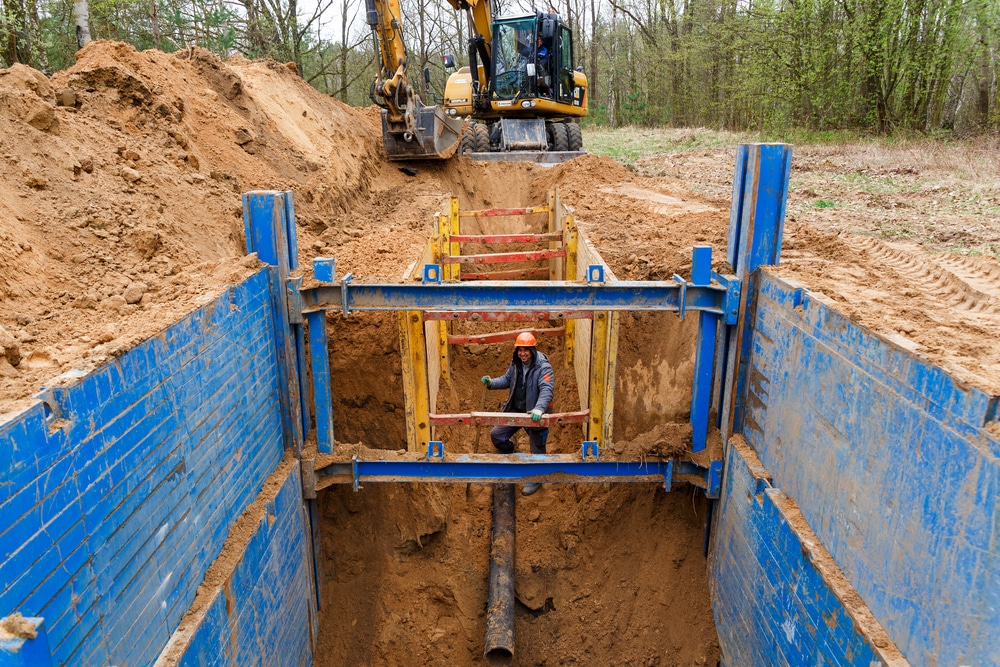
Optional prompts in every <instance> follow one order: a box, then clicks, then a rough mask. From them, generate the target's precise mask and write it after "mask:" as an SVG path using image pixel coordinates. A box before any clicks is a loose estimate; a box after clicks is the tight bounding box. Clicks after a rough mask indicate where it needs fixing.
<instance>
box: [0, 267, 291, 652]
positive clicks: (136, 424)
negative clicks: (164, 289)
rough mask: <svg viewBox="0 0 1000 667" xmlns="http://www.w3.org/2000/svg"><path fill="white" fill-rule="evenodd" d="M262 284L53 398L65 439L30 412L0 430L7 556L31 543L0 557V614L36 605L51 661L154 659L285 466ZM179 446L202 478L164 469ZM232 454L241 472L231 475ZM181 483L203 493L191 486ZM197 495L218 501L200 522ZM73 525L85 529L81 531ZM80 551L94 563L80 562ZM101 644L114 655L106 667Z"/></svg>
mask: <svg viewBox="0 0 1000 667" xmlns="http://www.w3.org/2000/svg"><path fill="white" fill-rule="evenodd" d="M270 284H271V274H270V273H269V272H267V271H261V272H259V273H258V274H256V275H255V276H253V277H251V278H250V279H249V280H248V281H247V283H246V284H245V285H243V286H240V287H236V288H233V289H231V290H229V291H228V292H227V293H226V294H224V295H222V296H220V298H219V299H218V300H217V301H216V302H215V303H214V304H211V305H209V306H207V307H206V308H203V309H202V310H200V311H196V312H195V313H193V314H192V315H190V316H188V317H186V318H184V320H182V321H181V322H179V323H178V324H177V325H176V326H175V327H172V328H171V329H168V330H167V331H165V332H163V333H162V334H161V335H160V336H158V337H156V338H154V339H152V340H150V341H148V342H146V343H143V344H141V345H139V346H137V347H136V348H134V349H133V350H131V351H129V353H127V354H126V355H123V356H122V357H120V358H118V359H115V360H112V361H111V362H109V363H108V364H106V365H105V366H102V367H100V368H98V369H96V370H95V371H94V372H93V373H91V374H90V375H88V376H86V377H84V378H82V379H81V380H79V381H78V382H76V383H75V384H74V385H71V386H69V387H65V388H59V389H58V390H54V391H53V392H51V394H50V395H51V400H53V401H55V404H56V407H57V408H58V409H59V410H60V412H61V416H63V417H65V418H67V419H69V420H70V425H69V427H68V428H66V429H63V430H59V431H55V432H53V433H51V434H49V433H48V432H47V430H48V426H47V424H46V423H45V421H44V419H43V416H42V412H43V411H42V408H41V406H40V405H39V404H36V405H35V406H33V407H32V408H31V409H29V410H28V411H26V412H25V413H23V414H22V415H19V416H18V417H17V418H15V419H13V420H10V421H8V422H5V423H4V424H2V425H0V464H2V465H0V505H2V508H0V509H2V511H0V517H2V518H0V534H3V538H4V541H3V544H4V545H7V544H9V543H10V542H12V541H13V539H11V540H10V542H9V541H7V540H6V538H14V537H17V538H18V541H19V542H21V541H22V540H23V539H24V538H27V543H26V544H24V546H23V547H22V551H23V556H24V557H23V558H18V557H17V556H16V555H15V554H13V552H12V553H11V554H7V553H6V552H5V556H4V558H3V559H0V562H2V565H0V567H6V568H8V569H10V570H11V572H13V571H14V570H15V569H18V568H19V567H23V568H25V569H24V572H23V574H22V575H21V576H14V577H12V578H7V577H5V578H4V579H2V581H4V582H5V584H4V586H5V588H6V589H7V590H6V592H5V593H3V594H0V612H6V611H8V610H10V609H11V608H12V607H14V606H16V605H17V604H18V603H19V602H22V603H24V604H27V605H30V606H39V605H43V606H44V607H45V610H46V612H47V613H48V614H49V616H50V617H51V619H52V621H53V622H54V623H57V625H58V633H57V635H56V636H57V638H58V640H59V646H58V647H57V648H56V649H55V651H56V653H57V659H59V660H61V661H62V662H64V663H67V662H68V663H71V664H108V663H109V662H113V661H121V662H122V664H145V663H148V662H149V661H150V660H151V659H152V658H153V657H155V655H156V654H157V653H158V652H159V650H160V649H161V648H162V644H163V642H164V641H165V638H166V636H167V634H168V633H169V632H170V631H171V630H172V629H173V628H174V627H176V623H177V622H178V621H179V619H180V617H181V615H182V614H183V611H184V610H185V606H184V605H186V604H189V603H190V600H191V599H193V595H194V590H195V588H196V587H197V586H198V584H199V583H200V581H201V575H202V573H203V572H204V569H205V568H206V567H207V566H208V564H209V563H210V562H211V561H212V560H213V559H214V557H215V556H216V555H217V548H218V547H219V546H221V539H222V538H224V536H225V532H226V529H227V527H228V525H229V523H230V522H231V521H232V520H233V519H235V518H236V517H237V516H238V515H239V513H240V512H241V511H242V508H243V507H244V506H245V505H246V504H248V503H249V502H250V501H251V500H252V499H253V497H254V495H255V494H256V492H257V490H258V489H259V488H260V484H261V483H262V480H263V478H264V477H266V475H267V473H268V472H269V471H270V469H273V467H274V465H276V463H277V461H278V460H279V459H280V457H281V454H282V434H281V429H280V424H279V423H278V422H279V418H278V415H279V412H278V407H277V405H276V400H277V397H278V391H277V387H278V381H277V379H276V374H277V363H276V355H275V347H274V339H273V336H272V333H271V332H272V327H273V323H274V318H273V315H271V312H270V310H269V309H270V307H271V300H270V299H271V297H270V296H269V295H268V294H267V293H266V292H264V291H263V290H262V289H261V288H262V287H264V288H266V287H269V286H270ZM254 290H256V291H257V292H259V293H257V294H253V293H252V292H254ZM178 397H179V399H180V400H179V399H178ZM165 399H166V400H165ZM268 402H270V403H271V405H266V404H267V403H268ZM220 408H221V410H220ZM199 429H202V430H201V431H200V432H199V434H200V438H201V441H203V442H206V443H211V444H212V446H213V447H215V446H216V445H218V444H219V443H220V442H221V445H222V446H220V447H217V451H215V452H213V453H212V454H211V455H209V456H206V457H204V458H203V459H202V458H201V454H202V453H203V451H202V450H200V449H194V446H193V445H194V443H191V441H190V439H189V437H187V436H189V435H190V434H191V433H194V432H195V431H198V430H199ZM182 434H186V435H185V436H182ZM213 436H214V437H213ZM179 445H184V446H185V447H186V448H187V449H186V450H184V451H185V452H191V453H194V454H196V456H195V457H194V458H196V459H197V460H196V463H198V464H199V465H202V464H204V465H205V466H207V469H206V470H205V471H203V472H199V471H192V470H183V468H181V469H180V470H183V473H182V474H180V475H176V474H174V472H173V471H176V470H178V469H177V467H176V464H177V463H180V462H183V458H181V453H180V452H181V450H179V449H178V446H179ZM241 451H242V452H243V454H242V456H241V454H240V452H241ZM234 455H235V457H237V458H236V459H234V460H235V462H236V465H230V466H228V467H226V466H225V464H226V463H227V461H226V457H229V456H234ZM185 456H186V454H185ZM187 463H190V461H188V462H187ZM171 464H174V467H173V468H172V467H171ZM220 464H221V465H220ZM190 480H201V481H203V483H204V489H202V490H196V489H189V488H188V486H187V485H188V482H189V481H190ZM208 488H212V489H213V491H214V490H215V489H220V490H221V493H220V495H219V496H218V498H217V501H218V504H219V511H217V512H214V513H212V514H211V515H205V516H203V518H205V519H208V520H209V522H208V523H197V522H195V521H194V516H193V515H192V508H193V505H192V503H193V502H194V500H195V498H196V497H198V496H200V495H201V494H202V493H204V490H205V489H208ZM233 489H238V492H237V493H236V494H235V495H228V496H227V493H228V494H232V491H233ZM78 494H79V500H78V499H77V496H78ZM81 508H82V510H81ZM84 514H85V515H86V516H87V520H88V522H89V521H91V519H93V524H94V525H93V530H92V531H85V526H84V524H83V523H82V522H81V521H80V518H82V517H83V515H84ZM43 526H44V530H42V527H43ZM87 532H90V535H89V539H90V540H91V543H90V544H88V543H87V542H86V541H85V540H84V538H85V537H86V536H87ZM206 536H219V538H218V539H214V540H211V539H210V540H209V541H212V542H214V546H215V547H216V548H215V550H214V551H213V552H212V553H208V552H207V551H205V550H204V548H203V543H204V542H205V537H206ZM53 540H58V541H53ZM91 547H93V549H94V551H97V552H99V553H96V554H95V555H94V556H91V553H90V550H91ZM8 556H13V557H8ZM109 556H112V557H114V558H117V559H120V560H121V562H120V563H114V562H113V561H112V560H109V559H108V557H109ZM90 558H93V562H94V563H95V564H96V565H98V568H99V569H96V570H95V569H94V567H92V566H91V560H90ZM185 559H186V560H185ZM171 568H174V569H171ZM179 572H182V573H183V574H182V575H181V574H176V573H179ZM108 573H114V574H115V575H116V576H114V577H113V578H111V579H109V578H107V574H108ZM97 582H102V585H101V586H100V587H99V586H97ZM175 586H176V587H177V588H180V589H182V590H180V591H176V592H175V590H174V587H175ZM99 598H100V600H101V603H100V604H98V599H99ZM104 610H109V611H113V612H114V613H113V614H109V613H104ZM22 611H23V610H22ZM102 617H103V618H104V619H105V621H106V622H104V623H102V622H101V618H102ZM109 646H110V647H119V648H118V649H117V653H116V657H114V658H112V657H109V656H108V653H107V652H108V648H107V647H109Z"/></svg>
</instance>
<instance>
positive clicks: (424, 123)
mask: <svg viewBox="0 0 1000 667" xmlns="http://www.w3.org/2000/svg"><path fill="white" fill-rule="evenodd" d="M387 115H388V113H387V112H386V111H385V110H383V111H382V137H383V138H384V139H385V152H386V154H387V155H388V156H389V159H390V160H446V159H448V158H450V157H451V156H452V155H454V154H455V151H457V150H458V144H459V141H460V140H461V139H462V130H463V129H464V127H465V120H464V119H461V118H449V117H448V116H446V115H444V112H443V111H441V107H439V106H430V107H425V106H423V105H420V106H418V107H417V127H416V131H415V132H413V133H412V134H409V133H393V132H390V131H389V123H388V120H387V118H386V116H387Z"/></svg>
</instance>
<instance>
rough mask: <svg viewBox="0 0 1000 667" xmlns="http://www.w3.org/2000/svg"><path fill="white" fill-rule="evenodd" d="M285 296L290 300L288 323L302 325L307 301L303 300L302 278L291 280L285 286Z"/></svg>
mask: <svg viewBox="0 0 1000 667" xmlns="http://www.w3.org/2000/svg"><path fill="white" fill-rule="evenodd" d="M285 295H286V297H287V299H288V321H289V322H290V323H291V324H302V322H304V321H305V318H304V317H302V311H303V310H305V301H303V300H302V278H301V277H295V278H289V279H288V280H287V282H286V284H285Z"/></svg>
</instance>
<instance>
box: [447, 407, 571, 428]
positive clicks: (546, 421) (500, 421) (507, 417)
mask: <svg viewBox="0 0 1000 667" xmlns="http://www.w3.org/2000/svg"><path fill="white" fill-rule="evenodd" d="M589 416H590V410H580V411H578V412H553V413H550V414H544V415H542V418H541V419H539V420H538V421H532V419H531V415H530V414H528V413H526V412H524V413H521V412H471V413H465V414H450V415H436V414H430V415H428V420H429V421H430V423H431V426H463V425H469V426H527V427H534V428H548V427H549V426H555V425H557V424H582V423H583V422H585V421H587V418H588V417H589Z"/></svg>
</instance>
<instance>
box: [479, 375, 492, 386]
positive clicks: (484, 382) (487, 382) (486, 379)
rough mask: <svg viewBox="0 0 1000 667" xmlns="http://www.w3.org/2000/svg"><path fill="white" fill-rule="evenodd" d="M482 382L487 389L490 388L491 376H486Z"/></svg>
mask: <svg viewBox="0 0 1000 667" xmlns="http://www.w3.org/2000/svg"><path fill="white" fill-rule="evenodd" d="M480 382H482V383H483V384H485V385H486V386H487V387H488V386H490V376H489V375H484V376H483V379H482V380H480Z"/></svg>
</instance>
